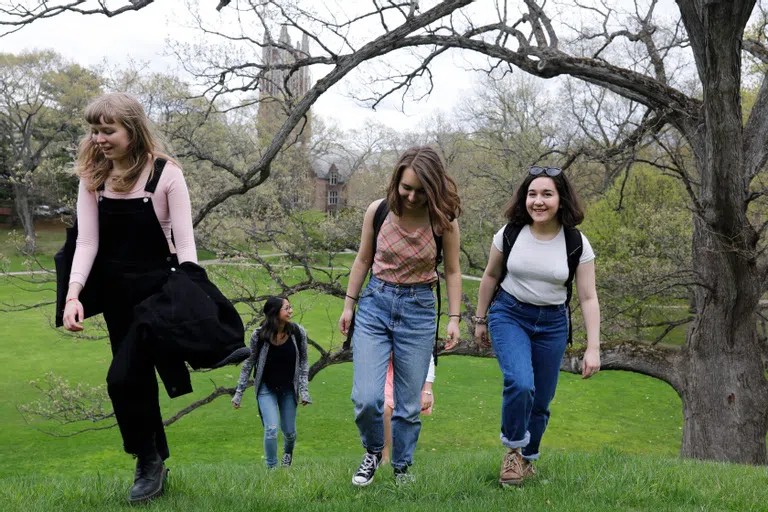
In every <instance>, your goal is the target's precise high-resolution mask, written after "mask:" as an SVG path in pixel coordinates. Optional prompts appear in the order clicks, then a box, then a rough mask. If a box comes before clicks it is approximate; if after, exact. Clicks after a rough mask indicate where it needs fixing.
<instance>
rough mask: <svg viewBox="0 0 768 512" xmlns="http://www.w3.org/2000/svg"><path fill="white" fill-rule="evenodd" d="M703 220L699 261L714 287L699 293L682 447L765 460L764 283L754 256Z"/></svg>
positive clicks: (703, 455)
mask: <svg viewBox="0 0 768 512" xmlns="http://www.w3.org/2000/svg"><path fill="white" fill-rule="evenodd" d="M696 224H697V225H698V226H697V229H696V234H695V237H694V261H696V262H697V266H698V267H699V272H700V276H701V277H700V278H701V279H703V280H704V282H705V283H708V284H709V285H710V286H711V288H700V289H699V291H698V292H697V293H696V302H697V312H698V314H697V315H696V320H695V322H694V324H693V327H692V328H691V330H690V332H689V334H688V343H687V347H686V349H685V351H684V353H685V357H684V358H683V359H682V361H681V364H682V368H681V370H682V371H681V373H682V375H683V376H684V381H683V383H682V385H681V387H680V389H678V392H679V393H680V397H681V399H682V401H683V418H684V422H683V444H682V447H681V454H682V455H683V456H684V457H693V458H697V459H713V460H721V461H730V462H740V463H744V464H766V463H768V457H767V455H766V443H765V437H766V433H768V414H767V411H768V382H767V381H766V378H765V372H764V365H763V358H762V357H761V356H760V355H761V353H762V347H761V342H760V339H759V337H758V333H757V318H756V315H755V313H754V312H755V310H756V307H757V305H758V301H759V298H760V290H761V284H762V283H761V280H760V278H759V274H758V272H757V269H756V266H755V263H754V261H752V262H750V261H748V259H747V258H745V257H743V255H740V254H738V252H735V251H733V247H728V246H727V244H724V243H722V238H721V237H719V236H718V235H717V234H715V233H712V232H711V231H710V230H709V229H708V228H709V226H707V225H702V224H704V223H703V222H701V221H697V222H696ZM714 248H718V249H717V250H712V249H714Z"/></svg>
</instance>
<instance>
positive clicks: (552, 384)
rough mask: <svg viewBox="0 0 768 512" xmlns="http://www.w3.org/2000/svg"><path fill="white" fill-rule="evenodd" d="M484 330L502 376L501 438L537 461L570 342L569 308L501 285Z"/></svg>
mask: <svg viewBox="0 0 768 512" xmlns="http://www.w3.org/2000/svg"><path fill="white" fill-rule="evenodd" d="M488 332H489V333H490V335H491V343H492V344H493V350H494V351H495V352H496V359H497V360H498V362H499V367H500V368H501V373H502V375H503V376H504V392H503V396H502V405H501V442H502V443H503V444H504V446H506V447H507V448H522V449H523V457H525V458H526V459H528V460H536V459H538V458H539V445H540V443H541V437H542V436H543V435H544V431H545V430H546V428H547V423H548V421H549V403H550V402H551V401H552V399H553V398H554V397H555V388H557V378H558V376H559V374H560V363H561V362H562V360H563V354H564V353H565V347H566V344H567V343H568V313H567V311H566V308H565V305H564V304H559V305H556V306H535V305H533V304H527V303H525V302H520V301H519V300H517V299H516V298H515V297H513V296H512V295H510V294H509V293H507V292H506V291H504V290H503V289H502V290H500V291H499V295H498V297H497V298H496V300H495V301H494V303H493V304H492V305H491V308H490V310H489V312H488Z"/></svg>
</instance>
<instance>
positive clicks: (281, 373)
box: [262, 336, 296, 393]
mask: <svg viewBox="0 0 768 512" xmlns="http://www.w3.org/2000/svg"><path fill="white" fill-rule="evenodd" d="M295 373H296V347H295V346H294V344H293V340H292V339H291V336H288V339H286V340H285V343H283V344H282V345H273V344H271V343H270V345H269V350H268V351H267V360H266V362H265V364H264V377H263V378H262V382H263V383H264V384H266V386H267V387H268V388H269V389H270V391H272V392H273V393H278V392H281V391H293V377H294V374H295Z"/></svg>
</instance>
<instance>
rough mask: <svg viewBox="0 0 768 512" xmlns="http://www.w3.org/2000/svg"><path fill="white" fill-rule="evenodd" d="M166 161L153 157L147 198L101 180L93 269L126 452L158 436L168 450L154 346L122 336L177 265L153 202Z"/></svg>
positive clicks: (112, 391)
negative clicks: (110, 189) (117, 195)
mask: <svg viewBox="0 0 768 512" xmlns="http://www.w3.org/2000/svg"><path fill="white" fill-rule="evenodd" d="M165 163H166V162H165V160H163V159H159V158H158V159H156V160H155V165H154V173H153V174H152V177H151V179H150V180H148V182H147V184H146V186H145V187H144V197H141V198H136V199H110V198H108V197H104V195H103V191H104V186H103V185H102V186H100V187H99V188H98V189H97V193H98V209H99V252H98V255H97V257H96V260H95V261H94V270H93V271H94V272H95V273H96V275H97V276H98V278H97V281H98V282H100V283H102V284H101V287H102V297H103V302H104V304H103V306H104V320H105V322H106V324H107V329H108V331H109V341H110V343H111V346H112V356H113V359H112V364H111V366H110V370H109V374H108V375H107V390H108V392H109V397H110V398H111V400H112V405H113V407H114V411H115V417H116V419H117V424H118V426H119V427H120V433H121V435H122V437H123V446H124V448H125V451H126V452H128V453H132V454H138V453H143V452H145V451H147V450H150V449H151V447H152V442H153V441H154V443H155V445H156V447H157V451H158V453H159V454H160V456H161V457H162V458H163V459H166V458H167V457H168V456H169V451H168V443H167V440H166V437H165V430H164V428H163V420H162V417H161V415H160V405H159V402H158V385H157V377H156V376H155V368H154V363H153V359H152V357H151V350H150V347H146V346H142V345H141V344H137V343H123V340H124V339H125V337H126V334H127V333H128V331H129V329H130V327H131V324H132V323H133V321H134V316H135V312H134V307H135V306H136V305H137V304H139V303H140V302H141V301H143V300H144V299H146V298H147V297H149V296H150V295H152V294H154V293H156V292H157V291H158V290H160V289H161V288H162V286H163V284H164V283H165V282H166V281H167V280H168V276H169V275H170V273H171V272H173V271H175V267H176V266H178V259H177V257H176V255H175V254H172V253H171V251H170V249H169V247H168V241H167V239H166V238H165V233H164V232H163V228H162V227H161V225H160V222H159V221H158V219H157V216H156V215H155V209H154V206H153V204H152V194H153V193H154V192H155V189H156V188H157V183H158V181H159V180H160V176H161V175H162V172H163V168H164V166H165ZM117 365H121V368H120V369H119V370H120V373H122V374H125V373H126V372H127V373H128V374H129V375H130V378H129V379H128V380H125V379H121V380H120V382H119V384H118V383H115V382H112V380H113V379H110V375H112V374H113V372H115V370H116V368H115V367H116V366H117ZM126 365H127V366H126Z"/></svg>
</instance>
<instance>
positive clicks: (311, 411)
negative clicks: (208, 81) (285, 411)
mask: <svg viewBox="0 0 768 512" xmlns="http://www.w3.org/2000/svg"><path fill="white" fill-rule="evenodd" d="M222 271H224V272H227V273H229V272H244V270H243V269H241V268H224V269H222ZM248 275H249V277H250V278H251V279H253V280H254V286H260V287H261V289H260V291H264V290H266V289H268V288H269V286H270V284H269V282H268V281H267V280H266V278H265V277H259V276H258V273H255V272H254V271H253V270H251V271H250V273H249V274H248ZM39 287H40V288H41V289H43V290H48V291H42V292H39V293H36V292H33V291H31V289H33V288H35V286H33V285H25V289H21V288H18V287H16V286H12V285H10V284H8V281H7V280H5V281H0V302H6V303H7V302H11V301H16V302H23V301H38V300H41V298H44V297H45V296H50V295H51V285H39ZM41 295H42V297H41ZM293 303H294V305H295V306H296V313H295V320H296V321H298V322H300V323H302V324H303V325H304V326H305V327H306V328H307V330H308V332H309V333H310V336H312V337H313V338H314V339H315V340H317V341H318V342H320V343H321V344H324V345H325V346H338V345H339V344H340V343H341V341H342V340H341V337H340V335H339V333H338V331H337V329H336V321H337V319H338V315H339V313H340V308H341V305H342V302H341V300H339V299H336V298H331V297H328V296H324V295H319V294H315V293H309V292H305V293H301V294H299V295H298V296H295V297H294V298H293ZM51 314H52V311H51V308H50V307H48V308H42V309H35V310H29V311H22V312H17V313H4V314H3V322H1V323H0V365H2V368H3V372H2V375H1V376H0V393H1V394H2V396H4V397H6V399H5V400H3V401H2V403H0V429H2V430H0V432H1V433H0V459H2V460H3V461H4V464H2V465H0V476H9V475H23V474H31V473H49V474H52V475H53V474H57V473H61V472H67V471H69V470H70V469H71V468H73V467H76V468H78V471H79V472H82V471H85V472H97V471H98V472H100V473H101V474H112V473H119V474H122V473H123V472H124V471H126V468H127V467H128V466H130V465H131V462H130V459H129V458H128V457H127V456H126V455H124V454H122V453H121V451H120V438H119V433H118V431H117V429H114V428H113V429H108V430H102V431H97V432H89V433H86V434H81V435H78V436H74V437H63V438H61V437H60V438H56V437H52V436H49V435H46V434H44V433H43V432H41V431H39V430H37V429H38V428H42V429H46V430H50V429H52V428H55V427H56V425H51V424H46V423H37V422H36V423H34V424H33V425H27V424H26V423H25V422H24V419H23V418H22V416H21V415H20V413H19V412H18V411H17V409H16V408H17V406H18V405H20V404H24V403H28V402H30V401H32V400H34V399H37V398H38V397H39V392H38V391H37V390H35V389H34V388H33V387H32V386H31V385H30V381H32V380H35V379H39V378H41V377H43V376H44V375H45V374H46V373H47V372H53V373H55V374H56V375H59V376H62V377H64V378H66V379H69V380H70V381H71V382H84V383H87V384H91V385H99V384H102V383H103V382H104V377H105V375H106V372H107V369H108V366H109V361H110V350H109V345H108V341H107V340H106V339H97V340H84V339H80V340H77V339H73V338H70V337H68V336H66V335H65V334H64V333H63V332H62V331H57V330H53V329H52V328H51V327H50V325H49V321H50V318H49V317H50V315H51ZM96 323H97V320H93V319H91V320H88V321H87V323H86V327H87V328H86V331H85V332H86V333H88V334H90V335H92V336H93V335H95V334H98V333H99V331H98V329H97V328H96ZM248 334H249V333H247V335H248ZM310 354H311V357H312V358H316V357H317V353H316V352H314V351H310ZM238 375H239V369H238V368H235V367H228V368H224V369H220V370H216V371H213V372H207V373H196V374H194V375H193V385H194V388H195V392H194V393H192V394H190V395H187V396H184V397H181V398H178V399H175V400H170V399H168V398H167V397H166V396H165V395H164V394H163V393H161V405H162V408H163V411H164V413H165V414H166V415H170V414H172V413H174V412H176V411H178V410H179V409H181V408H183V407H184V406H186V405H188V404H189V403H191V402H193V401H195V400H199V399H201V398H203V397H205V396H207V395H208V393H210V392H211V391H212V390H213V388H214V383H215V384H216V385H226V386H234V384H235V383H236V381H237V377H238ZM351 377H352V367H351V365H350V364H342V365H337V366H333V367H330V368H326V369H325V370H323V371H322V372H320V373H319V374H318V375H317V376H316V377H315V378H314V380H313V381H312V382H311V383H310V392H311V393H312V397H313V399H314V402H315V403H314V404H313V405H311V406H309V407H306V408H305V409H302V410H301V412H300V414H299V420H298V421H299V426H298V428H299V445H298V446H299V447H298V449H297V450H298V452H297V453H302V454H303V455H312V456H326V457H327V456H339V455H345V456H348V457H350V458H351V459H352V460H355V459H357V457H358V456H359V454H360V451H361V448H360V444H359V439H358V435H357V431H356V427H355V425H354V422H353V419H352V404H351V402H350V400H349V394H350V391H351ZM435 394H436V405H435V414H434V415H432V416H430V417H425V418H424V429H423V431H422V437H421V440H420V443H419V447H418V453H417V458H418V457H421V456H424V455H427V454H440V453H449V452H454V451H457V450H458V451H460V452H467V451H474V450H498V448H499V441H498V429H499V421H500V420H499V410H500V404H501V376H500V372H499V369H498V366H497V365H496V362H495V361H494V360H492V359H477V358H468V357H457V356H448V357H443V358H441V360H440V364H439V366H438V369H437V381H436V383H435ZM243 404H244V405H243V408H242V409H240V410H234V409H233V408H232V407H231V405H230V403H229V400H228V399H227V398H226V397H221V398H218V399H217V400H215V401H214V402H213V403H211V404H209V405H207V406H205V407H203V408H201V409H199V410H197V411H195V412H194V413H192V414H190V415H188V416H186V417H184V418H183V419H181V420H180V421H179V422H177V423H176V424H174V425H172V426H171V427H169V438H170V442H171V447H172V452H173V460H174V461H176V460H178V461H179V462H180V463H181V462H184V463H188V462H191V461H194V462H195V463H211V464H215V463H218V462H221V460H222V459H226V460H229V461H232V462H238V463H247V462H250V461H253V460H254V459H257V460H260V459H261V457H262V448H261V440H260V439H261V433H262V429H261V424H260V422H259V419H258V416H257V412H256V407H255V400H254V398H253V395H252V390H249V391H248V393H247V395H246V399H245V400H244V402H243ZM681 422H682V418H681V410H680V402H679V399H678V397H677V395H676V394H675V392H674V391H673V390H672V389H671V388H670V387H668V386H667V385H666V384H664V383H662V382H660V381H656V380H653V379H650V378H647V377H643V376H639V375H635V374H631V373H612V372H605V373H601V374H599V375H598V376H597V377H596V378H594V379H591V380H588V381H583V380H581V379H579V378H578V377H577V376H574V375H570V374H562V375H561V380H560V386H559V389H558V395H557V397H556V398H555V401H554V402H553V405H552V420H551V422H550V426H549V430H548V432H547V436H546V437H545V439H544V447H545V450H546V451H548V452H550V453H552V452H557V451H565V450H572V449H576V450H578V451H586V452H589V451H596V450H601V449H603V448H605V447H611V448H614V449H616V450H619V451H621V452H623V453H629V454H641V453H646V454H647V453H650V454H656V455H660V456H664V457H674V456H676V455H677V453H678V451H679V447H680V442H681V430H680V427H681ZM88 426H93V425H83V424H78V425H68V426H64V427H59V428H56V431H57V432H58V433H68V432H73V431H75V430H79V429H81V428H85V427H88ZM41 454H44V455H41Z"/></svg>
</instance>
